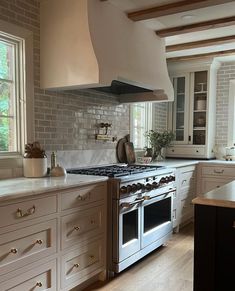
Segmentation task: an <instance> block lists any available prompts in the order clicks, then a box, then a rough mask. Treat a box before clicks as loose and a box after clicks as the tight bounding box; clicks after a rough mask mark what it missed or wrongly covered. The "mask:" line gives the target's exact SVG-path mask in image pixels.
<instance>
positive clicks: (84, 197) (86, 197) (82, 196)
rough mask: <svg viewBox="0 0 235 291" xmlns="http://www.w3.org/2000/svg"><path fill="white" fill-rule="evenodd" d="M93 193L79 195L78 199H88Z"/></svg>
mask: <svg viewBox="0 0 235 291" xmlns="http://www.w3.org/2000/svg"><path fill="white" fill-rule="evenodd" d="M90 195H91V193H90V192H89V193H87V195H78V197H77V199H78V200H80V201H84V200H86V199H89V197H90Z"/></svg>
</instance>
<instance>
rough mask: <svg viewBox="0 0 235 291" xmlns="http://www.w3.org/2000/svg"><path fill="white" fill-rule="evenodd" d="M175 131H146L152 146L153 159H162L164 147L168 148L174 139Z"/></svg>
mask: <svg viewBox="0 0 235 291" xmlns="http://www.w3.org/2000/svg"><path fill="white" fill-rule="evenodd" d="M174 137H175V135H174V133H173V132H172V131H168V130H165V131H163V132H159V131H154V130H149V131H147V132H146V139H147V142H148V143H149V145H150V146H151V148H152V160H153V161H154V160H162V159H164V156H163V149H165V148H167V147H168V146H169V145H170V144H171V142H172V141H173V140H174Z"/></svg>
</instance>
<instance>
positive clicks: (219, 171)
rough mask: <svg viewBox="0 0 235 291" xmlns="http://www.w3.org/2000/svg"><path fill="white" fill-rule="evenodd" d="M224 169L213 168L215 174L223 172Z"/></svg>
mask: <svg viewBox="0 0 235 291" xmlns="http://www.w3.org/2000/svg"><path fill="white" fill-rule="evenodd" d="M223 172H224V170H214V173H215V174H223Z"/></svg>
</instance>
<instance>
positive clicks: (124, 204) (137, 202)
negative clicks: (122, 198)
mask: <svg viewBox="0 0 235 291" xmlns="http://www.w3.org/2000/svg"><path fill="white" fill-rule="evenodd" d="M143 201H144V198H141V199H137V200H135V201H133V202H123V203H121V208H130V207H132V206H133V205H135V204H139V203H140V202H143Z"/></svg>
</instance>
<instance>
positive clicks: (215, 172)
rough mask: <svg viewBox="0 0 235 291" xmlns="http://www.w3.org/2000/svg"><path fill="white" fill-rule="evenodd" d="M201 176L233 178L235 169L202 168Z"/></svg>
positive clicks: (220, 167) (219, 167) (221, 167)
mask: <svg viewBox="0 0 235 291" xmlns="http://www.w3.org/2000/svg"><path fill="white" fill-rule="evenodd" d="M202 175H203V176H220V177H225V176H229V177H235V167H230V168H227V167H223V166H216V167H202Z"/></svg>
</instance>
